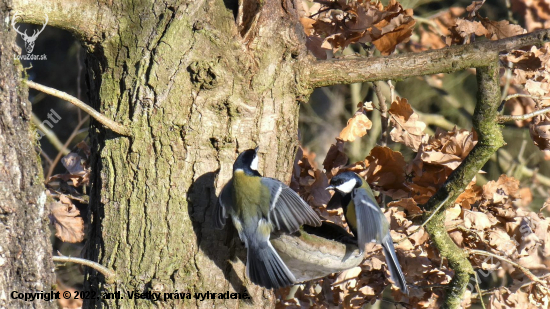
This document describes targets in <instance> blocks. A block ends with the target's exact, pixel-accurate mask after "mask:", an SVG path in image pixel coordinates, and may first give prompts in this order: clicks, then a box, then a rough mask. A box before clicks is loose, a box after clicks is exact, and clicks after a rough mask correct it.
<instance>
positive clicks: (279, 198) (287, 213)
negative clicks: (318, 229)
mask: <svg viewBox="0 0 550 309" xmlns="http://www.w3.org/2000/svg"><path fill="white" fill-rule="evenodd" d="M262 184H263V185H264V186H266V187H267V188H269V190H270V193H271V201H270V206H269V210H270V212H269V220H270V222H271V223H272V224H273V225H274V226H275V228H276V229H278V230H282V231H284V232H286V233H293V232H296V231H297V230H298V229H299V228H300V226H301V225H303V224H307V225H311V226H320V225H321V220H320V219H319V216H318V215H317V214H316V213H315V211H313V209H311V207H310V206H309V205H308V204H306V202H304V200H302V199H301V198H300V196H299V195H298V193H296V192H294V191H293V190H292V189H290V188H289V187H288V186H287V185H285V184H284V183H282V182H280V181H278V180H277V179H273V178H267V177H263V178H262Z"/></svg>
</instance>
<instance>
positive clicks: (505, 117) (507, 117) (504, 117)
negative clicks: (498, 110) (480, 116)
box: [498, 107, 550, 122]
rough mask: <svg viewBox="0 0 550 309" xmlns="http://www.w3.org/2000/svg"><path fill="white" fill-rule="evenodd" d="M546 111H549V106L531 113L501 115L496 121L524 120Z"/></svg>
mask: <svg viewBox="0 0 550 309" xmlns="http://www.w3.org/2000/svg"><path fill="white" fill-rule="evenodd" d="M548 112H550V107H546V108H543V109H539V110H538V111H534V112H532V113H528V114H523V115H502V116H499V117H498V122H508V121H517V120H526V119H529V118H533V117H535V116H538V115H542V114H546V113H548Z"/></svg>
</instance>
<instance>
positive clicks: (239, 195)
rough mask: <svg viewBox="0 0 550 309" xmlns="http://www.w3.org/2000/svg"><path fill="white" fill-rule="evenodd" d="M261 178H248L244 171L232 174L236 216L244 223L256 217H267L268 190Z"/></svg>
mask: <svg viewBox="0 0 550 309" xmlns="http://www.w3.org/2000/svg"><path fill="white" fill-rule="evenodd" d="M261 179H262V178H261V177H257V176H249V175H247V174H246V173H245V172H244V171H239V170H237V171H235V173H233V198H234V201H233V202H234V205H235V208H236V209H235V212H236V214H237V216H239V217H240V218H242V219H243V221H246V220H247V219H250V218H255V217H258V216H265V217H267V212H268V211H269V201H270V197H269V190H268V189H267V188H265V187H264V186H263V185H262V183H261Z"/></svg>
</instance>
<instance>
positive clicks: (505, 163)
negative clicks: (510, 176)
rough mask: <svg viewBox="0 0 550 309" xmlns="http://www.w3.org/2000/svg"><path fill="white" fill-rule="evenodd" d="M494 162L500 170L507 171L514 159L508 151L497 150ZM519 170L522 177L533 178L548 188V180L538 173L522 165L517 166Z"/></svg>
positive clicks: (549, 185)
mask: <svg viewBox="0 0 550 309" xmlns="http://www.w3.org/2000/svg"><path fill="white" fill-rule="evenodd" d="M494 160H495V161H497V163H498V164H499V166H500V168H501V169H502V170H508V169H510V167H511V166H512V164H513V163H514V160H515V157H514V156H512V155H511V154H510V153H509V152H508V151H506V150H505V149H499V151H498V157H497V156H494ZM519 168H520V170H519V172H520V173H521V175H523V176H527V177H532V178H534V179H533V180H534V181H538V182H539V183H540V184H542V185H544V186H546V187H550V178H549V177H547V176H544V175H542V174H540V173H537V172H536V171H535V170H533V169H530V168H528V167H526V166H524V165H520V166H519Z"/></svg>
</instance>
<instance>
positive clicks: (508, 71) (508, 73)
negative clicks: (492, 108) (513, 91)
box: [500, 62, 512, 101]
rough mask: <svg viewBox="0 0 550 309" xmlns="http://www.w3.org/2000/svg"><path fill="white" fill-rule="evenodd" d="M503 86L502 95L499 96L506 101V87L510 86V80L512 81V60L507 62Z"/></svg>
mask: <svg viewBox="0 0 550 309" xmlns="http://www.w3.org/2000/svg"><path fill="white" fill-rule="evenodd" d="M504 76H505V81H504V87H503V88H502V95H501V96H500V98H501V99H500V100H501V101H506V95H507V94H508V89H509V88H510V82H511V81H512V62H508V66H507V67H506V73H505V75H504Z"/></svg>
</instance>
